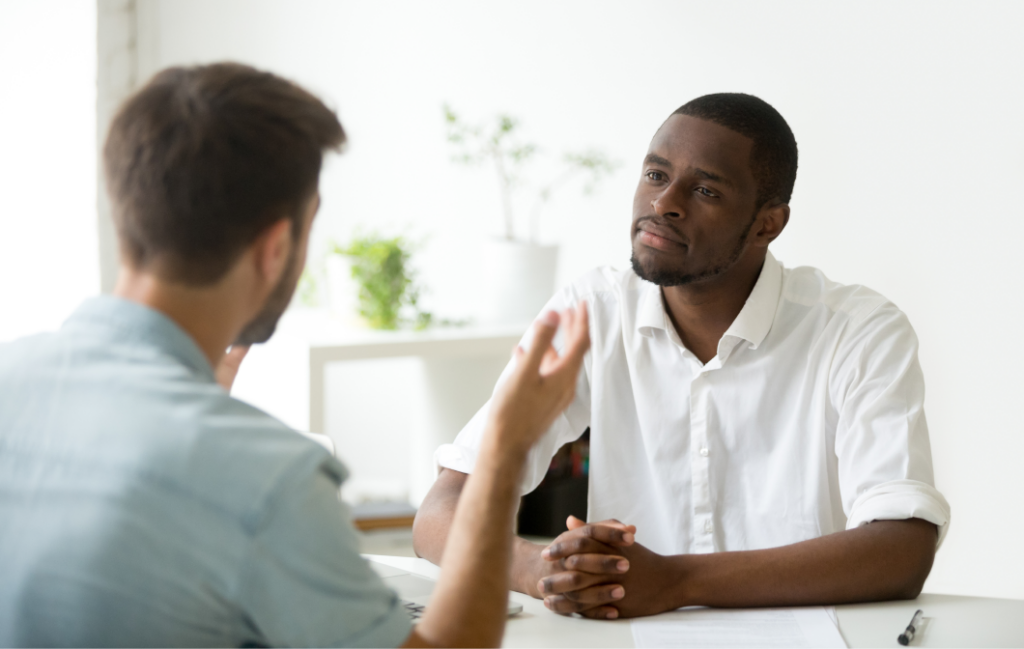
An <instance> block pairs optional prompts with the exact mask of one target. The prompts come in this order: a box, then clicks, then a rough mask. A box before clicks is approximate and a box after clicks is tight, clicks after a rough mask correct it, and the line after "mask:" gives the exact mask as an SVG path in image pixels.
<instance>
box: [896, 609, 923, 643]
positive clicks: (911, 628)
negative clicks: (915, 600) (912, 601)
mask: <svg viewBox="0 0 1024 649" xmlns="http://www.w3.org/2000/svg"><path fill="white" fill-rule="evenodd" d="M923 613H924V611H922V610H921V609H917V613H914V617H913V618H911V620H910V624H908V625H907V630H906V631H904V632H903V633H901V634H900V637H898V638H896V640H897V642H899V643H900V644H901V645H903V646H904V647H906V646H907V645H908V644H910V643H911V641H912V640H913V639H914V634H915V633H917V625H918V624H920V623H921V615H922V614H923Z"/></svg>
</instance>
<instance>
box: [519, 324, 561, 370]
mask: <svg viewBox="0 0 1024 649" xmlns="http://www.w3.org/2000/svg"><path fill="white" fill-rule="evenodd" d="M558 321H559V316H558V314H557V313H556V312H554V311H546V312H545V313H544V314H543V315H541V317H539V318H537V321H536V322H534V323H533V342H532V343H530V349H529V350H528V351H527V352H526V353H525V355H522V354H519V358H518V360H520V361H522V362H523V363H522V367H523V372H525V373H526V374H527V375H534V374H537V373H538V372H539V371H540V364H541V362H542V361H543V360H544V356H545V354H547V352H548V350H549V349H550V348H551V341H553V340H554V339H555V334H556V333H557V332H558Z"/></svg>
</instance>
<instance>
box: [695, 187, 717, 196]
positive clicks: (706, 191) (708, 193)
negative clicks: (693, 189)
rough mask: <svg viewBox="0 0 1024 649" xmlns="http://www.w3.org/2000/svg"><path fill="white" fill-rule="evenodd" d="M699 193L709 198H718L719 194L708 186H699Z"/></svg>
mask: <svg viewBox="0 0 1024 649" xmlns="http://www.w3.org/2000/svg"><path fill="white" fill-rule="evenodd" d="M697 193H698V194H701V195H703V196H707V197H708V198H718V194H716V193H715V192H713V191H711V190H710V189H708V188H707V187H698V188H697Z"/></svg>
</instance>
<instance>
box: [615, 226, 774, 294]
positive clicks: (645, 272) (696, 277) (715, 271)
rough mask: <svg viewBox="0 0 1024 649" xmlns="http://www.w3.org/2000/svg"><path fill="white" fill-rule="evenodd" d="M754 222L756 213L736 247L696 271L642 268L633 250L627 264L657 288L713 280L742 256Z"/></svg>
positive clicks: (638, 275)
mask: <svg viewBox="0 0 1024 649" xmlns="http://www.w3.org/2000/svg"><path fill="white" fill-rule="evenodd" d="M645 218H646V217H645ZM756 220H757V212H754V218H752V219H750V222H749V223H747V227H746V228H744V229H743V232H741V233H740V235H739V237H737V239H736V245H734V246H733V247H732V251H731V252H730V253H729V254H728V255H727V256H726V257H725V258H724V259H719V260H718V261H717V262H715V263H711V264H708V265H707V266H705V267H704V268H701V269H698V270H688V271H682V270H678V269H675V268H657V267H648V268H644V266H643V264H641V263H640V260H639V259H638V258H637V256H636V250H635V249H634V250H633V253H632V255H631V256H630V258H629V262H630V264H632V266H633V272H634V273H636V275H637V277H639V278H640V279H643V280H646V281H648V282H650V283H652V284H656V285H658V286H685V285H686V284H694V283H696V282H704V281H707V280H710V279H714V278H716V277H718V276H720V275H722V274H724V273H725V272H726V271H727V270H729V269H730V268H732V267H733V265H734V264H735V263H736V261H737V260H738V259H739V258H740V255H742V254H743V249H744V247H745V246H746V244H747V237H748V236H750V229H751V228H752V227H754V221H756Z"/></svg>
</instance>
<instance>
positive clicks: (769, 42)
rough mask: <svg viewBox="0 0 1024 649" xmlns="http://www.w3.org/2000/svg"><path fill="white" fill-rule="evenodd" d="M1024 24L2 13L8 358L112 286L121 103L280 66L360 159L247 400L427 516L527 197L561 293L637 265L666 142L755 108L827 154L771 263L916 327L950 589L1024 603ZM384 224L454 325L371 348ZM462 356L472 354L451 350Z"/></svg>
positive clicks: (579, 12)
mask: <svg viewBox="0 0 1024 649" xmlns="http://www.w3.org/2000/svg"><path fill="white" fill-rule="evenodd" d="M1022 28H1024V4H1021V3H1018V2H970V3H967V2H899V3H893V2H858V3H817V2H773V3H757V2H716V3H706V2H681V1H672V2H661V1H647V2H642V3H637V2H601V1H595V0H587V1H586V2H581V1H572V0H563V1H560V2H531V1H525V0H516V1H515V2H513V1H511V0H494V1H492V2H486V3H481V2H454V1H431V2H388V3H370V2H327V1H324V2H317V1H311V0H304V1H298V0H289V1H288V2H284V1H278V2H271V1H255V0H134V1H132V0H118V1H113V0H99V2H86V1H83V0H65V1H58V0H32V1H28V0H4V1H3V2H0V79H2V80H3V85H2V99H3V100H2V101H0V200H2V201H3V203H2V208H0V223H2V229H0V342H2V341H6V340H11V339H14V338H17V337H19V336H23V335H27V334H31V333H34V332H38V331H42V330H47V329H53V328H56V327H58V326H59V325H60V323H61V322H62V320H63V319H64V318H65V317H66V316H67V315H68V314H69V313H70V312H71V310H73V308H74V307H75V306H76V305H77V304H78V303H79V302H80V301H81V300H82V299H84V298H85V297H88V296H90V295H94V294H96V293H98V292H100V291H101V290H106V289H109V287H110V286H111V285H112V282H113V278H114V276H115V273H116V255H115V254H114V248H113V239H112V233H111V229H110V226H109V212H108V207H107V205H106V201H105V197H104V195H103V192H102V190H101V187H102V185H101V183H100V182H99V180H98V178H97V169H98V167H97V148H98V145H99V144H100V143H101V142H102V138H103V135H104V133H105V129H106V124H107V122H108V120H109V118H110V115H111V114H112V111H113V110H114V109H115V108H116V106H117V104H118V102H120V101H121V100H122V99H123V98H124V97H125V96H126V95H127V94H128V93H130V92H131V91H132V90H133V89H134V88H137V87H138V86H139V85H140V84H141V83H143V82H144V81H145V80H146V79H147V78H148V77H149V76H150V75H152V74H153V73H154V72H155V71H157V70H159V69H161V68H163V67H166V66H168V65H177V64H193V63H202V62H210V61H220V60H234V61H239V62H244V63H248V64H251V65H254V66H257V67H260V68H265V69H267V70H270V71H273V72H275V73H278V74H281V75H284V76H286V77H288V78H291V79H293V80H295V81H297V82H299V83H300V84H302V85H304V86H306V87H307V88H309V89H311V90H313V91H314V92H316V93H317V94H319V95H320V96H321V97H323V98H324V99H325V101H327V103H328V104H329V105H331V106H332V107H334V108H336V109H337V111H338V114H339V115H340V117H341V120H342V123H343V124H344V126H345V128H346V130H347V131H348V133H349V137H350V142H349V145H348V148H347V150H346V152H345V154H344V155H343V156H340V157H335V158H332V159H331V160H329V161H328V163H327V165H326V168H325V170H324V173H323V176H322V181H321V194H322V197H323V203H322V205H323V206H322V209H321V212H320V216H319V218H318V220H317V222H316V225H315V228H314V232H313V241H312V248H311V262H310V266H309V275H308V278H307V280H308V281H307V282H306V283H305V284H304V290H303V292H302V295H301V296H300V297H299V298H297V299H296V302H295V304H294V308H293V310H292V311H291V312H290V313H289V314H288V317H287V318H286V322H283V323H282V336H281V339H280V340H277V339H275V341H273V342H272V344H270V345H268V346H266V348H265V349H260V350H256V351H255V352H254V353H253V355H252V356H253V357H252V358H251V359H250V360H251V363H247V365H246V366H244V367H243V371H242V374H241V375H240V377H239V383H238V394H239V396H240V397H241V398H245V399H248V400H250V401H252V402H253V403H254V404H256V405H258V406H260V407H263V408H265V409H267V410H268V411H270V412H272V413H273V414H276V415H278V416H280V417H282V418H283V419H284V420H285V421H287V422H288V423H290V424H291V425H293V426H296V427H299V428H303V429H316V428H319V429H320V430H319V431H318V432H325V433H327V434H330V435H331V436H332V438H333V439H334V441H335V444H336V445H337V447H338V454H339V456H340V457H342V459H344V460H345V461H346V462H347V463H348V464H349V465H350V466H352V467H353V468H354V476H353V486H352V489H351V490H350V493H349V494H348V495H349V496H350V497H351V498H352V499H353V500H355V501H359V502H364V501H365V502H375V501H399V502H411V503H412V504H413V505H415V504H416V502H417V500H418V498H421V497H422V491H423V489H424V484H425V485H426V486H429V477H430V475H431V471H432V467H431V466H430V460H429V451H430V450H431V449H432V447H433V446H434V445H436V443H439V442H440V441H444V439H450V438H451V437H453V436H454V435H455V433H457V432H458V429H459V428H460V427H461V426H462V425H463V424H464V423H465V422H466V421H467V420H468V419H469V416H471V415H472V413H473V412H474V411H475V410H476V409H477V408H478V407H479V406H480V405H482V403H483V400H485V399H486V398H487V396H488V394H489V393H490V389H491V386H492V384H493V380H494V377H496V375H497V373H498V372H499V371H500V369H501V367H502V365H503V364H504V362H505V359H506V358H507V353H508V350H509V347H510V345H511V343H509V342H508V341H510V340H514V339H515V337H516V336H517V335H518V334H519V333H520V332H521V331H522V330H523V328H524V327H525V323H526V320H525V319H524V318H523V317H521V315H517V314H514V313H513V314H509V313H504V314H497V315H496V314H495V312H494V308H495V306H494V304H488V297H489V296H490V295H493V294H494V293H495V290H494V287H496V286H498V287H500V286H501V282H502V277H506V278H507V276H509V272H510V271H502V270H501V267H497V266H495V259H498V258H503V257H502V255H505V253H503V252H496V251H498V250H504V249H505V248H501V246H500V244H498V243H496V241H497V240H498V239H500V238H501V237H503V236H504V235H506V234H507V229H508V228H507V225H506V208H508V207H510V208H511V211H512V213H513V217H514V219H513V220H514V226H513V230H514V231H513V233H512V234H513V236H514V238H515V239H516V240H517V241H519V242H521V243H522V244H523V245H524V246H525V243H528V242H532V243H533V244H537V245H535V246H534V247H535V248H543V247H545V246H547V247H549V248H550V247H556V248H555V249H556V250H557V255H556V256H554V257H551V256H550V255H549V257H548V258H547V259H548V260H549V262H550V265H551V276H550V277H549V278H547V279H545V278H541V279H540V280H538V282H539V283H538V284H537V285H538V286H539V287H540V288H539V289H538V290H544V288H543V287H544V286H549V287H551V288H548V289H546V290H547V291H548V292H550V290H551V289H552V288H553V287H554V286H557V285H561V284H563V283H565V282H567V281H570V280H571V279H572V278H574V277H575V276H577V275H579V274H581V273H583V272H585V271H586V270H588V269H589V268H591V267H593V266H597V265H603V264H611V265H613V266H617V267H622V266H624V265H625V264H627V263H628V257H629V240H628V234H627V228H628V224H629V219H630V206H631V200H632V195H633V190H634V187H635V183H636V182H637V180H638V178H639V169H640V162H641V159H642V157H643V154H644V153H645V151H646V147H647V144H648V142H649V140H650V138H651V136H652V135H653V133H654V131H655V130H656V129H657V128H658V126H659V125H660V124H661V122H662V121H663V120H664V119H665V118H666V117H667V116H668V115H669V114H670V113H671V112H672V111H673V110H674V109H675V108H677V107H678V106H679V105H681V104H683V103H685V102H686V101H688V100H689V99H691V98H693V97H696V96H699V95H702V94H705V93H709V92H722V91H740V92H746V93H751V94H755V95H758V96H760V97H762V98H763V99H765V100H766V101H768V102H769V103H771V104H772V105H774V106H775V107H776V108H777V109H778V110H779V111H780V112H781V113H782V114H783V115H784V116H785V117H786V119H787V120H788V122H789V124H790V125H791V127H792V129H793V131H794V132H795V134H796V138H797V141H798V143H799V147H800V158H801V159H800V170H799V175H798V178H797V184H796V189H795V192H794V197H793V200H792V203H791V205H792V210H793V212H792V219H791V221H790V223H789V226H788V228H787V230H786V232H785V233H784V234H783V236H782V237H781V238H780V239H779V240H778V241H777V242H776V243H774V244H773V246H772V249H773V251H774V253H775V255H776V257H778V258H779V259H780V260H782V261H783V262H784V263H785V264H786V265H787V266H799V265H813V266H817V267H819V268H821V269H823V270H824V271H825V273H826V274H828V276H829V277H831V278H832V279H834V280H836V281H839V282H843V283H859V284H865V285H867V286H870V287H871V288H874V289H876V290H878V291H880V292H881V293H883V294H884V295H886V296H887V297H889V298H890V299H891V300H893V301H894V302H895V303H896V304H897V305H898V306H899V307H900V308H901V309H903V310H904V311H905V312H906V313H907V314H908V315H909V317H910V320H911V322H912V323H913V324H914V326H915V327H916V329H917V332H918V335H919V337H920V340H921V362H922V365H923V367H924V371H925V376H926V379H927V385H928V397H927V410H928V417H929V423H930V428H931V434H932V445H933V456H934V461H935V471H936V483H937V486H938V488H939V489H940V490H941V491H942V492H943V493H944V494H945V495H946V497H947V498H948V499H949V501H950V503H951V505H952V510H953V523H952V526H951V530H950V533H949V536H948V538H947V540H946V542H945V545H944V546H943V548H942V550H941V551H940V552H939V554H938V556H937V559H936V564H935V567H934V569H933V571H932V575H931V577H930V579H929V581H928V583H927V584H926V587H925V590H926V591H928V592H939V593H953V594H965V595H984V596H993V597H1009V598H1018V599H1024V561H1022V560H1021V559H1020V556H1019V551H1018V547H1019V545H1020V539H1021V538H1022V536H1024V522H1022V518H1021V513H1020V512H1021V505H1022V503H1024V471H1022V470H1021V468H1022V467H1021V465H1022V457H1024V423H1022V419H1021V414H1020V411H1019V410H1018V408H1017V405H1018V404H1019V403H1020V400H1021V397H1020V393H1021V391H1022V389H1024V379H1022V378H1021V372H1022V370H1024V346H1022V345H1021V343H1020V330H1021V320H1022V316H1024V300H1022V299H1021V298H1020V297H1019V295H1018V290H1019V286H1020V283H1021V280H1022V279H1024V255H1022V254H1021V253H1020V246H1021V241H1022V240H1024V207H1022V204H1024V203H1022V201H1021V192H1022V187H1024V182H1022V181H1024V127H1022V125H1021V115H1024V83H1022V80H1024V39H1021V38H1020V34H1021V33H1022ZM445 105H447V106H449V107H450V109H451V111H452V112H453V113H454V114H455V116H456V117H457V119H458V121H457V122H455V125H456V126H463V127H465V128H466V129H468V130H464V131H463V135H464V136H465V137H463V139H462V140H461V141H458V142H453V141H452V139H453V133H454V132H453V130H452V129H453V122H451V121H446V116H445V112H444V108H443V107H444V106H445ZM502 115H505V116H508V117H511V118H514V120H515V121H513V122H510V123H511V124H512V126H510V127H509V128H507V129H506V130H505V131H503V132H504V133H505V134H506V135H507V137H506V139H505V140H503V142H505V145H507V148H506V149H505V154H504V155H508V156H512V158H515V157H516V152H517V151H518V153H519V154H520V155H519V158H518V160H519V161H518V162H514V164H513V165H512V170H513V172H514V173H512V175H513V176H515V177H514V178H512V183H511V184H510V185H509V187H510V193H509V200H508V201H507V202H505V201H503V198H502V196H503V194H502V188H503V186H504V185H503V183H502V181H501V180H500V178H499V176H498V174H497V173H496V171H495V167H494V164H493V160H491V159H487V158H486V156H484V159H483V160H482V161H480V163H479V164H476V165H473V164H469V165H467V164H463V163H460V162H458V161H454V160H453V156H455V157H458V156H460V155H464V154H465V153H466V150H465V147H466V146H469V144H472V142H473V141H474V140H473V139H472V138H473V137H475V136H473V135H472V133H471V131H472V128H473V127H475V126H478V127H479V128H480V129H481V131H480V132H482V133H485V134H486V133H490V132H491V131H488V129H494V128H499V131H500V126H501V122H500V116H502ZM508 124H509V123H507V124H506V125H508ZM466 133H469V135H466ZM454 139H456V140H458V139H459V136H458V134H457V133H456V134H455V138H454ZM467 142H469V144H467ZM503 146H504V145H503ZM460 147H461V148H460ZM517 147H518V148H517ZM531 147H532V148H531ZM566 154H574V155H575V156H576V157H575V158H572V157H570V158H566V157H565V156H566ZM586 155H592V156H598V157H597V158H591V161H593V160H594V159H599V160H600V162H601V164H600V165H598V167H600V168H599V169H597V171H598V172H600V173H594V172H595V166H594V165H591V166H590V167H587V166H586V165H585V164H582V165H581V164H580V160H581V159H583V158H584V157H585V156H586ZM512 158H509V159H512ZM574 165H575V166H574ZM546 189H547V190H550V191H548V195H547V197H546V199H545V194H544V192H545V190H546ZM538 206H539V207H538ZM535 208H536V209H535ZM535 212H536V218H531V215H533V214H534V213H535ZM531 224H534V225H531ZM368 235H374V236H379V237H380V238H384V239H388V238H396V237H400V238H401V241H402V242H403V245H405V246H406V249H407V252H408V258H407V260H406V261H407V264H408V269H407V272H408V273H409V274H410V277H414V278H415V283H416V284H417V285H418V286H419V287H420V297H419V300H418V303H417V305H416V306H415V308H416V309H418V310H419V311H421V312H429V313H430V314H431V315H432V317H433V319H434V326H433V327H431V328H428V329H427V330H425V331H424V332H416V331H411V330H410V328H411V325H409V326H405V327H399V328H400V331H397V332H382V333H376V332H370V331H367V330H366V327H365V322H363V321H361V320H360V319H358V318H355V319H353V318H352V317H351V315H352V314H351V309H349V310H348V311H344V309H342V307H340V306H338V305H339V304H342V303H344V301H345V299H350V298H351V296H352V295H353V293H352V290H353V289H352V288H351V287H349V288H347V289H346V288H344V287H339V286H337V285H336V284H337V282H335V285H332V284H331V282H330V281H329V278H328V275H329V269H328V266H329V265H330V263H331V262H330V261H329V259H330V258H331V255H329V254H328V253H329V252H331V251H332V250H335V248H336V247H338V246H340V247H345V246H348V245H349V244H350V243H351V242H353V241H355V240H357V239H358V238H359V237H363V238H366V237H367V236H368ZM495 246H498V247H495ZM506 248H507V246H506ZM516 254H518V253H516ZM334 256H335V257H336V256H337V255H334ZM510 263H512V262H510ZM531 263H532V262H531ZM544 263H548V262H544ZM541 265H543V264H541V263H540V262H536V263H532V265H531V266H530V267H531V268H532V267H539V266H541ZM503 272H504V275H503V274H502V273H503ZM513 276H514V275H513ZM545 282H546V283H545ZM346 291H348V292H347V293H346ZM346 295H347V296H348V298H346V297H345V296H346ZM531 299H534V298H530V296H526V297H524V298H523V300H524V304H527V305H529V304H532V303H531V302H530V300H531ZM405 308H406V310H407V311H408V310H409V309H411V308H413V307H411V306H409V305H406V307H405ZM524 308H525V307H524ZM488 309H490V310H488ZM346 314H347V315H346ZM409 317H410V318H413V316H409ZM455 325H463V326H461V327H459V326H455ZM466 340H471V342H472V341H476V342H472V344H470V345H469V346H470V347H472V346H473V345H476V347H473V349H475V350H476V351H475V352H474V354H475V355H472V357H469V356H465V357H458V358H456V357H449V356H446V355H445V354H448V352H446V351H444V350H445V349H449V350H450V349H454V348H455V347H453V346H452V345H455V346H456V347H458V345H462V347H460V348H468V347H466V344H468V343H466ZM446 341H447V342H446ZM449 343H451V344H449ZM506 343H507V344H506ZM274 345H277V347H274ZM402 345H405V347H402ZM445 345H448V347H445ZM336 360H348V361H349V362H345V363H342V362H337V363H332V362H331V361H336ZM318 377H319V378H318ZM467 377H469V378H467ZM432 390H433V391H434V392H431V391H432ZM437 391H440V392H443V393H444V395H445V396H444V399H449V400H450V403H449V402H448V401H443V400H441V401H438V400H436V399H435V398H434V397H436V396H437V395H436V394H435V392H437ZM316 394H320V395H321V402H318V403H314V401H315V397H314V396H311V395H316ZM432 395H433V396H432ZM442 402H443V403H448V404H449V405H448V406H447V409H444V408H441V410H444V411H443V412H439V411H438V406H437V403H442ZM431 404H433V405H431ZM431 407H433V408H434V410H433V411H430V412H428V410H430V408H431ZM428 420H429V422H430V426H425V425H424V422H425V421H428ZM574 452H575V451H574ZM575 462H577V460H575V459H574V460H572V462H570V464H573V463H575ZM573 466H575V464H573Z"/></svg>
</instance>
